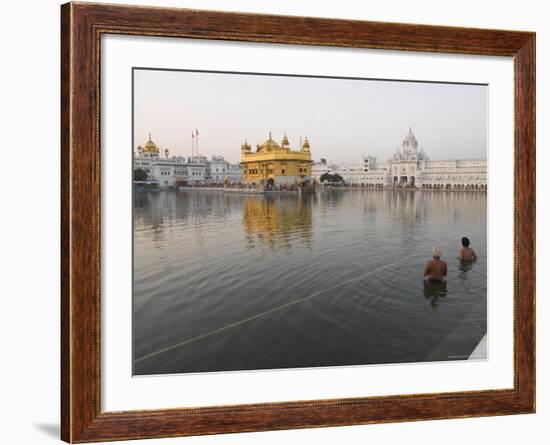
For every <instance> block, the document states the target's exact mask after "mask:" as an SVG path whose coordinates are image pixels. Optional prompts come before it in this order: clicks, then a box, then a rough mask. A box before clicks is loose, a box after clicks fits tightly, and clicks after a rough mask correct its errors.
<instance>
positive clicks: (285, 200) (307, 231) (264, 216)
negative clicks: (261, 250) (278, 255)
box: [243, 194, 313, 249]
mask: <svg viewBox="0 0 550 445" xmlns="http://www.w3.org/2000/svg"><path fill="white" fill-rule="evenodd" d="M312 200H313V195H310V194H306V195H302V196H247V197H245V198H244V202H243V227H244V230H245V233H246V238H247V247H249V248H253V247H254V246H255V244H256V241H260V242H261V243H265V244H267V245H268V246H269V247H270V248H272V249H274V248H275V247H283V248H290V247H292V244H293V243H295V242H302V243H304V244H305V245H306V246H307V245H309V244H310V243H311V241H312V237H313V218H312V209H311V204H312Z"/></svg>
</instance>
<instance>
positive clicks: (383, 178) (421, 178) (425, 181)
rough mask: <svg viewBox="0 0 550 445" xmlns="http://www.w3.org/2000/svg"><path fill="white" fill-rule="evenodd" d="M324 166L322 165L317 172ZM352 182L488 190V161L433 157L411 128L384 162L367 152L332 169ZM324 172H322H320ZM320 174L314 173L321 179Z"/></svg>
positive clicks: (417, 187) (420, 187)
mask: <svg viewBox="0 0 550 445" xmlns="http://www.w3.org/2000/svg"><path fill="white" fill-rule="evenodd" d="M322 171H323V170H322V169H321V168H319V170H318V173H321V172H322ZM330 172H332V173H338V174H339V175H340V176H342V178H343V179H344V182H345V183H346V184H347V185H350V186H359V187H374V188H388V187H389V188H406V189H445V190H481V191H483V190H487V161H486V160H484V159H451V160H442V161H439V160H438V161H432V160H430V159H429V158H428V157H427V156H426V154H425V153H424V149H423V148H419V145H418V141H417V139H416V137H415V135H414V133H413V132H412V130H411V129H410V128H409V131H408V133H407V134H406V136H405V138H404V139H403V142H402V143H401V147H397V148H396V150H395V153H394V155H393V157H392V158H391V159H389V160H387V161H385V162H380V163H379V162H377V160H376V158H375V157H372V156H369V155H365V156H363V158H362V160H361V161H360V162H357V163H352V164H347V165H339V166H335V167H333V168H331V169H330ZM321 174H322V173H321ZM319 177H320V175H319V176H317V175H316V176H315V179H316V180H317V181H318V180H319V179H318V178H319Z"/></svg>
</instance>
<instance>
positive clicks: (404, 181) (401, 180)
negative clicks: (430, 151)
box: [399, 176, 407, 187]
mask: <svg viewBox="0 0 550 445" xmlns="http://www.w3.org/2000/svg"><path fill="white" fill-rule="evenodd" d="M399 185H400V186H401V187H405V186H406V185H407V177H406V176H401V179H400V180H399Z"/></svg>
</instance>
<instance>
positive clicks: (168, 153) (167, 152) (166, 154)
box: [164, 148, 170, 158]
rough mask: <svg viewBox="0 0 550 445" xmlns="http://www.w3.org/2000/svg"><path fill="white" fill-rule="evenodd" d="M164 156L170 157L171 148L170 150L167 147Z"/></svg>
mask: <svg viewBox="0 0 550 445" xmlns="http://www.w3.org/2000/svg"><path fill="white" fill-rule="evenodd" d="M164 156H165V157H166V158H169V157H170V150H168V149H167V148H166V149H165V150H164Z"/></svg>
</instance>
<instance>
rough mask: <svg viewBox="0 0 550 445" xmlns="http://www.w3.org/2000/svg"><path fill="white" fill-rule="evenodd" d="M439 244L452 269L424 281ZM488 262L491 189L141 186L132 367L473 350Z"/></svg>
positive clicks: (214, 367)
mask: <svg viewBox="0 0 550 445" xmlns="http://www.w3.org/2000/svg"><path fill="white" fill-rule="evenodd" d="M462 236H468V237H469V238H470V240H471V241H472V247H473V248H474V250H476V252H477V254H478V256H479V259H478V261H477V262H475V263H474V264H471V265H461V264H460V262H459V261H458V260H457V259H456V255H457V254H458V250H459V248H460V238H461V237H462ZM436 244H437V245H440V246H441V247H442V248H443V255H444V259H445V260H447V261H448V279H447V283H446V284H445V285H434V284H432V285H425V284H424V283H423V277H422V272H423V269H424V265H425V263H426V261H427V260H428V259H429V258H430V256H431V250H432V247H433V246H434V245H436ZM486 264H487V263H486V194H485V193H479V192H478V193H472V192H452V193H451V192H436V191H434V192H427V191H426V192H411V191H396V192H394V191H375V190H355V191H346V190H332V191H322V192H319V193H317V194H311V195H303V196H293V195H271V196H268V195H241V194H231V193H224V192H222V191H206V190H179V191H163V192H158V193H148V192H136V193H135V196H134V307H133V354H134V374H136V375H143V374H163V373H184V372H206V371H231V370H250V369H275V368H297V367H316V366H341V365H360V364H389V363H405V362H425V361H441V360H463V359H466V358H468V356H469V354H470V353H471V352H472V351H473V349H474V348H475V346H476V345H477V343H478V342H479V341H480V339H481V338H482V337H483V336H484V334H485V332H486V294H487V287H486V283H487V271H486V270H487V269H486Z"/></svg>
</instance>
